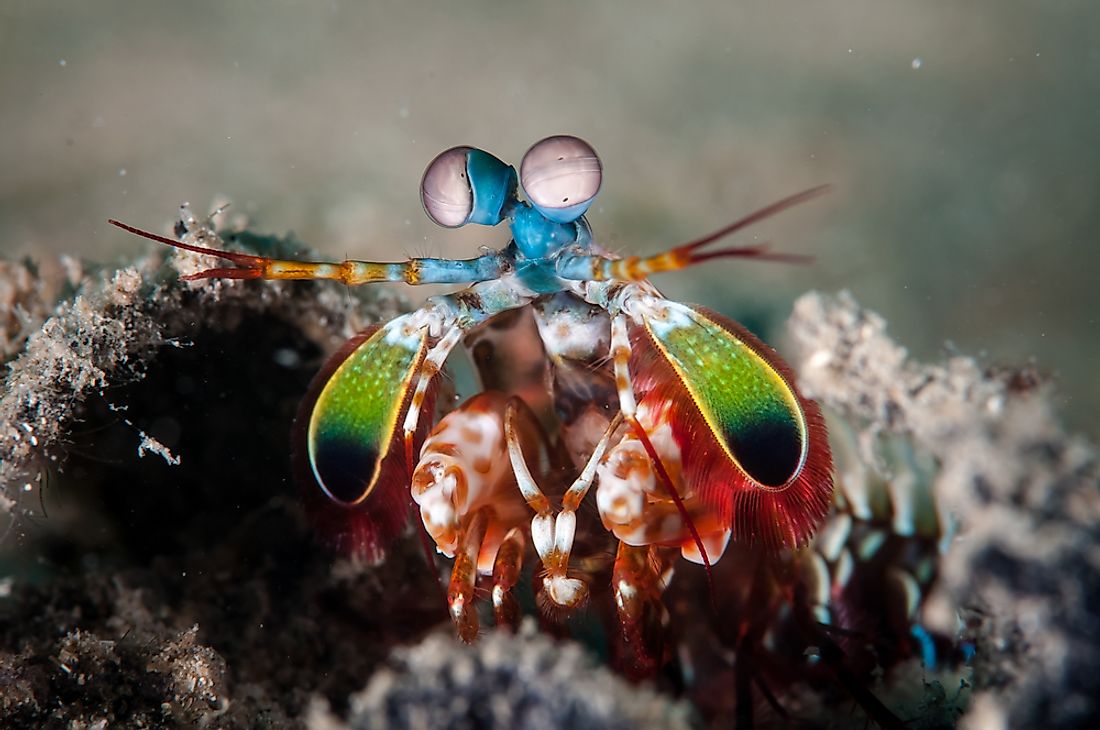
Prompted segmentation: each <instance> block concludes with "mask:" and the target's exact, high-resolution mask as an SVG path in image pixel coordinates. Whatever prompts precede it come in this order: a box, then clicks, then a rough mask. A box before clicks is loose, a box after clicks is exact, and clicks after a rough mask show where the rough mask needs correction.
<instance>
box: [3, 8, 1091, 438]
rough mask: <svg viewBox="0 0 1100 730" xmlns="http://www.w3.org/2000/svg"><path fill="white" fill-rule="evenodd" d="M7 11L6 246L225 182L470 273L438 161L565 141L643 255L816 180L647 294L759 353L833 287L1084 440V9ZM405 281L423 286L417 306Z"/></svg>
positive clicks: (356, 236) (236, 198) (41, 243)
mask: <svg viewBox="0 0 1100 730" xmlns="http://www.w3.org/2000/svg"><path fill="white" fill-rule="evenodd" d="M679 7H680V8H681V9H674V8H672V7H671V6H670V4H665V3H656V2H637V1H635V2H602V3H581V2H555V3H552V4H551V3H547V4H542V5H534V4H531V5H528V4H523V5H522V7H521V4H519V3H499V2H487V1H482V2H467V3H461V4H458V3H455V4H443V3H439V4H433V3H424V2H417V1H409V0H401V1H397V0H394V1H392V2H371V3H366V2H362V3H355V2H314V3H298V2H275V1H270V2H263V3H259V2H255V3H253V2H237V3H225V2H213V1H203V2H190V3H152V2H149V3H140V4H135V3H128V2H112V1H108V0H100V1H99V2H96V3H70V2H53V1H49V0H35V1H34V2H30V1H27V2H19V1H18V0H4V1H3V2H0V99H2V100H3V101H2V103H0V131H2V133H3V134H2V137H0V255H2V256H4V257H22V256H32V257H34V256H40V255H49V254H57V253H73V254H77V255H79V256H81V257H83V258H86V259H89V260H93V261H98V262H104V263H111V262H117V261H120V260H123V259H124V258H125V257H128V256H132V255H134V254H135V253H137V252H139V251H140V250H142V249H143V248H145V247H147V246H150V245H152V244H149V243H148V242H146V241H143V240H140V239H138V238H135V237H133V236H128V235H126V234H123V233H122V232H121V231H118V230H116V229H114V228H111V227H109V226H107V225H105V223H104V221H105V219H106V218H107V217H108V216H113V217H117V218H121V219H123V220H125V221H128V222H130V223H133V224H135V225H139V226H143V227H146V228H152V229H154V230H164V229H165V226H167V225H168V224H169V223H170V221H171V220H172V218H173V216H174V214H175V211H176V206H177V205H178V204H179V203H181V202H182V201H190V202H192V203H193V204H194V206H195V208H196V210H198V211H202V210H206V209H208V207H209V205H210V204H211V202H212V201H214V200H215V199H217V198H220V197H221V196H224V197H225V198H228V199H229V200H231V201H232V203H233V210H234V211H236V212H237V213H243V214H246V215H247V216H248V217H249V218H250V219H251V221H252V222H253V225H254V226H255V228H256V229H257V230H259V231H266V232H276V233H282V232H286V231H289V230H293V231H294V232H296V233H297V234H298V235H299V236H300V237H301V238H302V239H303V240H305V241H307V242H309V243H310V244H311V245H313V246H315V247H316V248H318V249H320V250H322V251H324V252H325V253H326V254H327V255H330V256H333V257H338V258H343V257H344V256H345V255H347V256H352V257H355V258H383V259H393V258H402V257H405V256H409V255H446V256H464V257H465V256H471V255H474V254H475V253H476V249H477V247H478V246H479V245H491V246H500V245H502V244H503V243H504V242H505V239H506V234H505V232H504V231H503V230H492V229H484V228H479V229H476V230H475V229H470V230H461V231H447V230H443V229H439V228H436V227H434V226H433V225H432V224H431V223H430V222H429V221H428V219H427V218H426V217H425V216H424V215H423V213H422V211H421V209H420V204H419V199H418V195H417V186H418V184H419V180H420V175H421V172H422V170H423V168H424V166H425V165H426V164H427V162H428V161H429V160H431V159H432V157H434V156H435V154H437V153H438V152H440V151H441V150H443V149H445V148H447V147H450V146H453V145H456V144H471V145H474V146H479V147H483V148H485V149H488V150H489V151H491V152H493V153H494V154H496V155H497V156H499V157H501V158H502V159H505V160H507V161H511V162H513V163H517V164H518V161H519V159H520V157H521V156H522V155H523V152H524V151H525V150H526V149H527V147H528V146H529V145H530V144H531V143H532V142H534V141H536V140H538V139H540V138H542V137H544V136H547V135H550V134H557V133H569V134H575V135H578V136H581V137H584V138H585V139H587V140H588V141H589V142H591V143H592V144H593V145H594V146H595V147H596V149H597V150H598V151H599V153H600V155H601V157H602V159H603V161H604V165H605V177H604V187H603V192H602V193H601V195H600V198H599V201H598V202H597V204H596V205H595V206H594V207H593V209H592V211H591V212H590V214H589V219H590V221H591V222H592V224H593V227H594V228H595V231H596V234H597V237H598V239H599V240H600V241H601V242H603V243H604V244H605V245H606V246H608V247H610V248H612V249H618V250H622V251H629V252H635V253H653V252H656V251H658V250H661V249H662V248H666V247H668V246H670V245H672V244H675V243H678V242H681V241H684V240H687V239H690V238H693V237H695V236H697V235H699V234H702V233H704V232H707V231H709V230H711V229H713V228H716V227H718V226H720V225H722V224H724V223H727V222H729V221H730V220H732V219H733V218H736V217H738V216H739V215H741V214H743V213H745V212H748V211H750V210H753V209H755V208H757V207H759V206H762V205H764V204H767V203H769V202H772V201H774V200H776V199H778V198H780V197H783V196H785V195H788V194H790V193H793V192H796V191H798V190H801V189H803V188H806V187H809V186H812V185H816V184H819V183H823V182H831V183H833V184H834V185H835V191H834V192H833V193H832V194H831V195H829V196H827V197H826V198H824V199H821V200H818V201H815V202H813V203H809V204H807V205H805V206H801V207H799V208H796V209H794V210H790V211H788V212H785V213H784V214H783V215H782V216H780V217H778V218H776V219H774V220H770V221H767V222H766V223H764V224H762V225H760V226H758V227H756V228H755V229H753V230H752V231H751V232H749V233H748V234H746V235H745V236H744V237H743V239H741V240H742V241H743V242H750V241H752V240H753V239H754V237H756V239H757V240H770V241H774V242H775V244H776V246H777V248H779V249H781V250H784V251H792V252H800V253H810V254H813V255H814V256H815V257H816V262H815V264H814V265H812V266H781V265H774V264H771V265H769V264H754V263H750V262H728V263H722V264H720V265H718V264H714V265H708V266H705V267H702V268H701V269H700V270H693V271H690V272H681V273H678V274H670V275H666V276H664V277H662V278H660V279H659V280H658V284H659V285H660V286H661V287H662V289H663V290H664V291H665V292H666V293H667V294H669V295H670V296H673V297H675V298H678V299H682V300H687V301H695V302H700V303H704V304H707V305H709V306H711V307H714V308H716V309H719V310H721V311H723V312H725V313H727V314H729V315H732V316H734V317H737V318H740V319H742V320H743V321H745V322H746V324H748V325H749V326H750V327H753V328H754V329H757V330H760V331H762V332H763V333H764V334H765V335H767V336H769V337H770V338H772V339H773V340H774V339H775V338H776V336H777V333H778V326H779V325H780V324H781V323H782V321H783V320H784V319H785V317H786V316H787V314H788V313H789V311H790V305H791V303H792V301H793V300H794V298H795V297H797V295H798V294H799V293H801V292H803V291H805V290H807V289H811V288H816V289H822V290H825V291H835V290H838V289H842V288H847V289H850V290H852V291H853V292H854V293H855V295H856V297H857V298H858V299H859V300H860V301H861V302H862V303H863V304H864V305H866V306H869V307H871V308H873V309H876V310H878V311H879V312H881V313H882V314H883V315H885V316H886V317H887V319H888V320H889V321H890V328H891V330H892V332H893V333H894V335H895V336H896V337H897V338H898V339H899V340H900V341H901V342H903V343H905V344H907V345H908V346H909V347H910V348H911V350H912V352H913V353H914V355H916V356H917V357H919V358H925V359H927V358H938V357H941V356H942V355H943V354H944V353H945V352H954V351H959V352H963V353H968V354H976V355H979V356H980V357H982V358H983V361H984V362H985V363H987V364H988V365H990V366H1000V365H1021V364H1027V363H1028V362H1029V361H1031V360H1032V359H1034V361H1035V363H1036V364H1037V366H1038V368H1039V370H1040V372H1043V373H1046V374H1049V375H1052V376H1054V378H1055V379H1056V380H1057V381H1058V384H1059V390H1060V396H1059V402H1060V404H1061V406H1062V407H1063V409H1064V411H1065V413H1066V415H1067V417H1068V418H1069V420H1070V421H1071V423H1072V424H1073V425H1075V426H1076V427H1077V428H1079V429H1082V430H1084V431H1087V432H1089V433H1091V434H1092V435H1093V436H1096V435H1098V434H1100V425H1098V423H1097V421H1096V419H1095V418H1094V417H1093V412H1094V411H1095V410H1096V409H1097V407H1098V406H1100V379H1098V378H1096V377H1094V371H1095V369H1096V366H1095V364H1094V363H1095V361H1096V359H1097V357H1098V356H1100V337H1097V316H1098V315H1097V311H1098V309H1100V294H1098V289H1097V285H1096V282H1095V278H1096V273H1097V269H1098V267H1097V262H1098V261H1100V258H1098V254H1097V244H1098V243H1100V241H1098V235H1097V233H1098V231H1100V213H1098V212H1097V211H1096V205H1095V204H1096V200H1097V195H1098V192H1100V146H1098V145H1097V142H1098V141H1100V11H1098V10H1096V9H1095V6H1094V5H1093V4H1087V3H1086V2H1084V1H1083V0H1078V1H1077V2H1073V1H1070V2H1062V3H1058V4H1057V5H1051V4H1044V3H1039V2H1023V1H1020V0H983V1H982V2H973V3H966V4H958V3H913V2H882V1H881V0H852V1H848V2H843V3H829V4H823V3H805V2H793V1H790V2H788V1H786V0H778V1H775V2H769V3H750V2H737V3H731V2H727V1H716V2H696V3H691V4H690V8H691V11H690V12H687V11H685V10H684V9H682V8H687V7H689V6H688V5H680V6H679ZM414 295H415V293H414Z"/></svg>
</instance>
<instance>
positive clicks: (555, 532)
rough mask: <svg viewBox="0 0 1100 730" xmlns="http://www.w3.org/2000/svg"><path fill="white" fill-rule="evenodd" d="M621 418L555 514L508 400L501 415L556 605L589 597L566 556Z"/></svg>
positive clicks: (571, 605)
mask: <svg viewBox="0 0 1100 730" xmlns="http://www.w3.org/2000/svg"><path fill="white" fill-rule="evenodd" d="M621 422H622V419H621V418H620V417H618V416H616V417H615V418H614V419H613V420H612V421H611V423H610V424H609V425H608V428H607V431H606V432H605V433H604V435H603V438H601V439H600V441H599V443H598V444H597V445H596V448H595V449H593V451H592V455H591V456H590V457H589V459H588V463H587V464H585V466H584V469H583V470H582V471H581V473H580V475H579V476H578V477H577V478H576V480H574V482H573V484H572V485H571V486H570V487H569V489H568V490H566V493H565V495H564V496H563V498H562V509H561V512H559V513H558V514H557V515H555V514H554V508H553V506H552V505H551V504H550V500H549V499H547V498H546V495H545V494H543V493H542V490H541V489H539V486H538V484H537V483H536V482H535V478H534V477H533V476H532V475H531V470H530V469H529V468H528V466H527V460H526V459H525V458H524V456H523V447H522V446H521V445H520V442H519V438H518V436H517V434H516V426H515V408H514V406H513V405H512V404H509V409H508V411H507V412H506V415H505V418H504V434H505V437H506V438H507V440H508V456H509V458H510V459H511V462H512V470H513V471H514V472H515V476H516V483H517V484H518V486H519V489H520V492H521V493H522V494H523V498H524V499H525V500H527V504H528V505H529V506H530V507H531V509H533V510H534V511H535V516H534V517H533V518H532V519H531V540H532V542H534V544H535V552H537V553H538V555H539V558H540V560H541V561H542V564H543V567H544V568H545V569H546V579H545V581H544V584H543V585H544V586H545V588H546V594H547V596H548V597H549V598H550V600H551V601H552V602H553V603H554V604H555V605H557V606H561V607H563V608H576V607H577V606H579V605H581V604H582V603H583V602H584V600H585V599H586V598H587V597H588V586H587V585H585V582H584V580H583V579H581V578H577V577H570V576H569V556H570V554H571V553H572V551H573V538H574V537H575V535H576V531H577V513H576V510H577V507H578V506H580V503H581V502H582V501H583V500H584V496H585V495H586V494H587V493H588V489H589V487H591V486H592V480H593V479H595V477H596V467H597V466H598V465H599V463H600V459H602V458H603V455H604V452H605V451H606V450H607V446H608V444H609V443H610V441H611V437H612V436H613V435H614V433H615V431H616V429H618V427H619V424H620V423H621Z"/></svg>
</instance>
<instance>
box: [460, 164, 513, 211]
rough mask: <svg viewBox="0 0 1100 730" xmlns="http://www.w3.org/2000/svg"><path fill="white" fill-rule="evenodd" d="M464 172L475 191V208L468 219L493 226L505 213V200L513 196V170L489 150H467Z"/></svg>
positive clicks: (507, 200)
mask: <svg viewBox="0 0 1100 730" xmlns="http://www.w3.org/2000/svg"><path fill="white" fill-rule="evenodd" d="M466 174H467V175H468V176H469V178H470V189H471V190H473V192H474V209H473V211H471V212H470V217H469V218H467V219H466V220H467V222H468V223H480V224H481V225H483V226H495V225H496V224H497V223H500V222H501V221H502V220H503V219H504V216H503V215H502V213H501V211H502V209H503V208H504V206H505V203H507V202H509V201H514V200H515V199H516V171H515V169H514V168H512V166H511V165H506V164H504V163H503V162H501V161H500V160H498V159H497V158H496V157H493V156H492V155H490V154H489V153H488V152H484V151H482V150H470V151H469V152H467V153H466Z"/></svg>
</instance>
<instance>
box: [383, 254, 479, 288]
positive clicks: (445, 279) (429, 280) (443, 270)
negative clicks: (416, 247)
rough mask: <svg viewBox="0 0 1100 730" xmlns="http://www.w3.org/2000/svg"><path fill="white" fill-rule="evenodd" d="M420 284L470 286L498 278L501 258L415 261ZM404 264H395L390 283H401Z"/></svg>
mask: <svg viewBox="0 0 1100 730" xmlns="http://www.w3.org/2000/svg"><path fill="white" fill-rule="evenodd" d="M416 261H417V262H418V263H419V264H420V281H419V282H418V283H420V284H470V283H472V282H476V281H488V280H489V279H498V278H500V273H501V257H500V255H499V254H496V253H489V254H485V255H484V256H478V257H477V258H476V259H416ZM404 267H405V264H395V265H394V268H393V272H394V273H393V274H392V275H391V281H401V280H402V278H403V276H404Z"/></svg>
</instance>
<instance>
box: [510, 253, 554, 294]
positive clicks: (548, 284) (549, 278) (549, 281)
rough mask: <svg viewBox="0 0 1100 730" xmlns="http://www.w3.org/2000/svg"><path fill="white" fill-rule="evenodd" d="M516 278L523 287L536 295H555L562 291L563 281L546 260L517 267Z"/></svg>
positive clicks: (524, 263) (521, 264) (523, 263)
mask: <svg viewBox="0 0 1100 730" xmlns="http://www.w3.org/2000/svg"><path fill="white" fill-rule="evenodd" d="M516 276H518V277H519V280H520V281H522V282H523V285H524V286H525V287H527V288H528V289H530V290H531V291H533V292H535V293H536V294H554V293H556V292H560V291H561V279H559V278H558V277H557V275H556V274H555V273H554V269H553V268H551V267H548V266H547V265H546V262H545V261H544V260H539V259H536V260H534V261H524V262H522V263H520V264H519V265H518V266H517V267H516Z"/></svg>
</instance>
